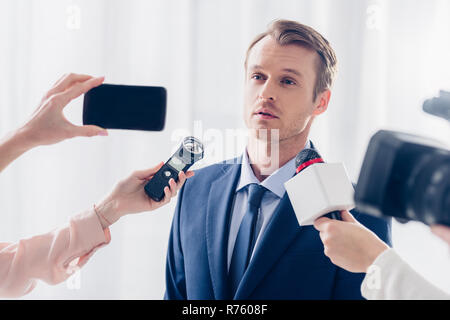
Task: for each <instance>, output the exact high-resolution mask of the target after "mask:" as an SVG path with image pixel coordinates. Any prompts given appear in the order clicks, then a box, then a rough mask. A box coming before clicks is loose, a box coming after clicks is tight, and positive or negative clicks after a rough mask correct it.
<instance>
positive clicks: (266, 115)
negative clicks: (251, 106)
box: [255, 109, 278, 120]
mask: <svg viewBox="0 0 450 320" xmlns="http://www.w3.org/2000/svg"><path fill="white" fill-rule="evenodd" d="M255 115H256V116H257V117H259V118H261V119H266V120H267V119H277V118H278V117H277V116H276V115H274V114H273V113H272V112H270V111H269V110H266V109H258V110H256V112H255Z"/></svg>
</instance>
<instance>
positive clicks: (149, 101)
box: [83, 84, 167, 131]
mask: <svg viewBox="0 0 450 320" xmlns="http://www.w3.org/2000/svg"><path fill="white" fill-rule="evenodd" d="M166 100H167V93H166V89H165V88H164V87H147V86H128V85H117V84H102V85H100V86H98V87H95V88H93V89H91V90H89V91H88V92H86V94H85V95H84V101H83V124H85V125H88V124H93V125H97V126H100V127H102V128H105V129H126V130H146V131H161V130H163V129H164V124H165V120H166Z"/></svg>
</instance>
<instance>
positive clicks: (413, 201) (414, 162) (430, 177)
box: [355, 91, 450, 226]
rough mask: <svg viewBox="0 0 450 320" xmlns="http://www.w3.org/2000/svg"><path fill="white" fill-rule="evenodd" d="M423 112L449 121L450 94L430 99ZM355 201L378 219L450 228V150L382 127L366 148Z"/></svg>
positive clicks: (420, 138)
mask: <svg viewBox="0 0 450 320" xmlns="http://www.w3.org/2000/svg"><path fill="white" fill-rule="evenodd" d="M424 111H426V112H428V113H431V114H434V115H436V116H439V117H442V118H444V119H447V120H449V121H450V93H446V92H443V91H441V97H439V98H433V99H430V100H427V101H425V103H424ZM355 203H356V207H357V208H358V209H359V210H361V211H362V212H366V213H368V214H372V215H375V216H379V217H380V216H392V217H394V218H396V219H397V220H398V221H400V222H408V221H410V220H416V221H421V222H423V223H425V224H427V225H432V224H444V225H447V226H450V150H449V149H448V148H447V147H446V146H444V145H442V144H441V143H439V142H437V141H435V140H432V139H428V138H424V137H420V136H416V135H411V134H406V133H401V132H394V131H386V130H381V131H378V132H377V133H376V134H375V135H374V136H373V137H372V138H371V140H370V143H369V146H368V148H367V152H366V155H365V158H364V161H363V165H362V168H361V172H360V175H359V179H358V183H357V186H356V190H355Z"/></svg>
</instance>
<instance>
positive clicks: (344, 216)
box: [341, 210, 358, 223]
mask: <svg viewBox="0 0 450 320" xmlns="http://www.w3.org/2000/svg"><path fill="white" fill-rule="evenodd" d="M341 218H342V221H346V222H356V223H358V220H356V219H355V217H354V216H352V214H351V213H350V212H348V211H347V210H342V211H341Z"/></svg>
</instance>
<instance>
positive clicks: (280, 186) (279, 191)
mask: <svg viewBox="0 0 450 320" xmlns="http://www.w3.org/2000/svg"><path fill="white" fill-rule="evenodd" d="M310 145H311V144H310V142H309V141H308V142H307V143H306V146H305V148H310ZM295 170H296V168H295V157H294V158H292V159H291V160H289V161H288V162H287V163H286V164H285V165H284V166H282V167H281V168H278V169H277V170H276V171H275V172H273V173H272V174H271V175H270V176H268V177H267V178H266V179H264V181H263V182H261V183H260V182H259V180H258V179H257V178H256V176H255V174H254V173H253V169H252V167H251V166H250V161H249V159H248V154H247V148H245V150H244V154H243V155H242V165H241V175H240V179H239V183H238V185H237V187H236V192H238V191H240V190H242V189H243V188H244V187H246V186H247V185H249V184H251V183H256V184H261V185H262V186H263V187H265V188H267V189H268V190H270V191H271V192H273V193H274V194H276V195H277V196H278V197H279V198H282V197H283V195H284V193H285V192H286V189H285V188H284V183H285V182H286V181H288V180H289V179H290V178H292V177H293V176H294V175H295Z"/></svg>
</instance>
